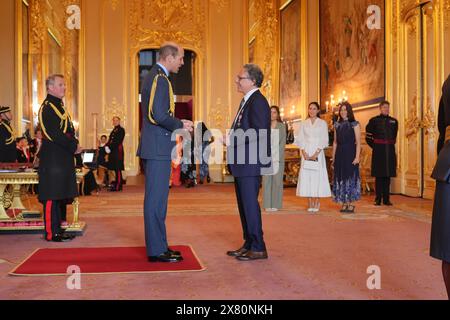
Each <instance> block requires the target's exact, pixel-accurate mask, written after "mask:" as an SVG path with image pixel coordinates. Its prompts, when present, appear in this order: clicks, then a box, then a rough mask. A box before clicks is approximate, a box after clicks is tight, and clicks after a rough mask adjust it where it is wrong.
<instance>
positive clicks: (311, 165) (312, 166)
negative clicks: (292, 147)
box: [303, 160, 319, 171]
mask: <svg viewBox="0 0 450 320" xmlns="http://www.w3.org/2000/svg"><path fill="white" fill-rule="evenodd" d="M303 169H305V170H311V171H319V161H312V160H304V161H303Z"/></svg>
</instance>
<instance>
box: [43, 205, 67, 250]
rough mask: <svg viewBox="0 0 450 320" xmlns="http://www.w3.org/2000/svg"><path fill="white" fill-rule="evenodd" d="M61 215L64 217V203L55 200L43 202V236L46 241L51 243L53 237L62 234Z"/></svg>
mask: <svg viewBox="0 0 450 320" xmlns="http://www.w3.org/2000/svg"><path fill="white" fill-rule="evenodd" d="M62 214H64V215H66V202H64V201H55V200H47V201H45V202H44V226H45V233H44V234H45V239H46V240H48V241H51V240H52V238H53V236H55V235H56V234H61V233H63V230H62V229H61V215H62ZM64 219H66V217H64Z"/></svg>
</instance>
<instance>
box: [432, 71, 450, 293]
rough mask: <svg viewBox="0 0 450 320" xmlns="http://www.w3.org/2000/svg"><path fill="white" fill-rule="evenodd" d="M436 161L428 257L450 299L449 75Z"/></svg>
mask: <svg viewBox="0 0 450 320" xmlns="http://www.w3.org/2000/svg"><path fill="white" fill-rule="evenodd" d="M438 128H439V133H440V136H439V141H438V155H439V156H438V160H437V162H436V166H435V167H434V171H433V175H432V177H433V179H434V180H436V194H435V196H434V208H433V222H432V225H431V250H430V251H431V253H430V254H431V256H432V257H433V258H436V259H439V260H441V261H442V274H443V276H444V282H445V286H446V288H447V295H448V297H449V299H450V76H449V77H448V78H447V80H446V81H445V82H444V86H443V88H442V99H441V102H440V104H439V116H438Z"/></svg>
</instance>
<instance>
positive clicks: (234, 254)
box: [227, 247, 248, 257]
mask: <svg viewBox="0 0 450 320" xmlns="http://www.w3.org/2000/svg"><path fill="white" fill-rule="evenodd" d="M247 252H248V250H247V249H245V248H244V247H242V248H240V249H238V250H235V251H228V252H227V255H228V256H230V257H239V256H242V255H243V254H245V253H247Z"/></svg>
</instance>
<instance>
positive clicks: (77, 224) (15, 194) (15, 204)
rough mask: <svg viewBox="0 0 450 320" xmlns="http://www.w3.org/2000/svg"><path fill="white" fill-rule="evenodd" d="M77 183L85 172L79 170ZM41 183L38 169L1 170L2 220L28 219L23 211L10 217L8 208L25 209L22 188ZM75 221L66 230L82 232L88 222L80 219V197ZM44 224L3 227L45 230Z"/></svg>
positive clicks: (0, 213) (76, 207) (76, 206)
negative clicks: (9, 188) (23, 170)
mask: <svg viewBox="0 0 450 320" xmlns="http://www.w3.org/2000/svg"><path fill="white" fill-rule="evenodd" d="M76 177H77V183H78V184H79V183H82V182H83V179H84V173H83V172H82V171H77V174H76ZM36 184H39V176H38V173H37V172H36V171H33V170H30V171H25V172H0V222H17V221H26V219H25V218H24V217H23V213H22V214H19V215H18V216H17V217H14V218H10V217H9V216H8V215H7V213H6V209H15V210H24V209H26V208H25V206H24V205H23V203H22V199H21V198H20V190H21V187H22V186H24V185H36ZM8 186H11V188H12V192H7V187H8ZM72 205H73V221H72V223H71V224H70V225H69V226H68V227H67V229H66V231H68V232H76V233H80V232H81V233H82V232H83V231H84V229H85V228H86V223H84V222H81V221H79V199H78V197H77V198H75V199H74V201H73V203H72ZM43 229H44V227H43V226H20V227H19V226H12V227H10V228H8V227H7V228H5V227H3V228H2V230H3V231H5V230H6V231H37V230H43Z"/></svg>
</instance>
